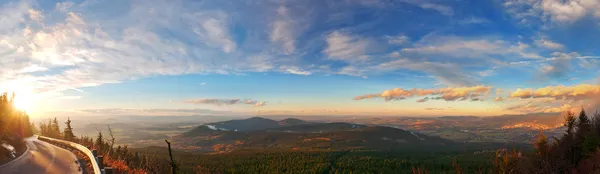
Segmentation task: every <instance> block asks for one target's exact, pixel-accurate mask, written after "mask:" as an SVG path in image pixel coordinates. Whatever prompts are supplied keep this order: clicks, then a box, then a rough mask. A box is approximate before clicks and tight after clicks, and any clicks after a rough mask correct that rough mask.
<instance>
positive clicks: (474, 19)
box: [458, 16, 490, 25]
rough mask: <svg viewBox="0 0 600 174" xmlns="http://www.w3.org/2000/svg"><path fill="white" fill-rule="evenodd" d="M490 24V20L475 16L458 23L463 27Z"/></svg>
mask: <svg viewBox="0 0 600 174" xmlns="http://www.w3.org/2000/svg"><path fill="white" fill-rule="evenodd" d="M489 22H490V20H488V19H486V18H481V17H474V16H471V17H469V18H465V19H462V20H460V21H458V23H459V24H462V25H468V24H486V23H489Z"/></svg>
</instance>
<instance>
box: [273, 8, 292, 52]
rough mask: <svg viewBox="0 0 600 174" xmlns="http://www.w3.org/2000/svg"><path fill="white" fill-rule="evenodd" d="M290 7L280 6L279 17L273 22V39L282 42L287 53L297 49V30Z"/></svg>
mask: <svg viewBox="0 0 600 174" xmlns="http://www.w3.org/2000/svg"><path fill="white" fill-rule="evenodd" d="M288 13H289V12H288V9H287V8H286V7H285V6H283V5H282V6H280V7H279V8H278V9H277V14H278V17H279V19H277V20H275V21H274V22H273V24H272V25H273V26H272V31H271V41H273V42H275V43H278V44H281V45H282V46H283V49H284V52H285V53H286V54H291V53H293V52H295V51H296V41H295V37H296V36H295V32H294V30H295V29H296V27H295V26H294V23H293V20H292V19H290V16H289V14H288Z"/></svg>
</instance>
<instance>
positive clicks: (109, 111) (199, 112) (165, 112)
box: [48, 108, 246, 116]
mask: <svg viewBox="0 0 600 174" xmlns="http://www.w3.org/2000/svg"><path fill="white" fill-rule="evenodd" d="M48 114H50V115H58V116H65V115H73V116H99V115H102V116H232V115H246V113H240V112H232V111H219V110H211V109H137V108H101V109H77V110H68V111H59V112H55V113H48Z"/></svg>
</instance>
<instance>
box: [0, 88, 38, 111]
mask: <svg viewBox="0 0 600 174" xmlns="http://www.w3.org/2000/svg"><path fill="white" fill-rule="evenodd" d="M1 93H7V94H8V95H9V96H10V97H13V96H12V94H14V98H13V106H14V107H15V108H17V109H19V110H22V111H25V112H30V111H31V110H32V109H33V103H34V101H33V100H34V96H33V90H32V88H31V87H30V85H27V83H25V82H24V81H10V82H7V83H4V84H0V94H1Z"/></svg>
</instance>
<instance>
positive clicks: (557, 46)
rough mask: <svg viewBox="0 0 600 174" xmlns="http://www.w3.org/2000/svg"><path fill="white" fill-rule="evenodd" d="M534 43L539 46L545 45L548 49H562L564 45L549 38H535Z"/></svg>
mask: <svg viewBox="0 0 600 174" xmlns="http://www.w3.org/2000/svg"><path fill="white" fill-rule="evenodd" d="M535 44H536V45H537V46H539V47H545V48H548V49H555V50H559V49H563V48H564V47H565V46H564V45H562V44H559V43H556V42H553V41H551V40H546V39H544V38H542V39H538V40H536V41H535Z"/></svg>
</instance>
